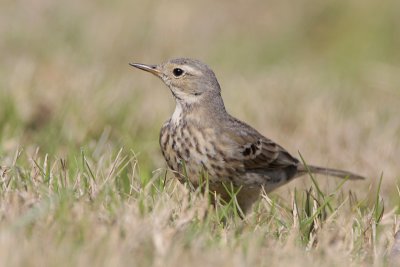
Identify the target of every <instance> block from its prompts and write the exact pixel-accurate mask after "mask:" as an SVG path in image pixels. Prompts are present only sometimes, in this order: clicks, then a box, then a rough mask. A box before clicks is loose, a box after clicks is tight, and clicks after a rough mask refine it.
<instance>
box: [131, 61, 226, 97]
mask: <svg viewBox="0 0 400 267" xmlns="http://www.w3.org/2000/svg"><path fill="white" fill-rule="evenodd" d="M130 65H131V66H133V67H136V68H138V69H141V70H144V71H147V72H150V73H152V74H154V75H155V76H157V77H159V78H161V80H162V81H163V82H164V83H165V84H166V85H167V86H168V87H169V89H170V90H171V92H172V94H173V95H174V97H175V99H176V100H177V101H178V102H181V104H192V103H198V102H200V101H202V100H207V99H210V98H213V97H220V95H221V89H220V86H219V84H218V81H217V78H216V77H215V74H214V72H213V71H212V70H211V69H210V68H209V67H208V66H207V65H206V64H204V63H202V62H200V61H198V60H195V59H188V58H177V59H172V60H169V61H167V62H165V63H162V64H159V65H146V64H140V63H130Z"/></svg>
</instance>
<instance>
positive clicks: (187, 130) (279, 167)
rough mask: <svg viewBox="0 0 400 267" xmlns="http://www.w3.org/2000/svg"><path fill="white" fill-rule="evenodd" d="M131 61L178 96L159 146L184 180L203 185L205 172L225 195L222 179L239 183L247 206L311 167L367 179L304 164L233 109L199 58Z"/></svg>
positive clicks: (214, 187) (213, 186)
mask: <svg viewBox="0 0 400 267" xmlns="http://www.w3.org/2000/svg"><path fill="white" fill-rule="evenodd" d="M130 65H131V66H133V67H136V68H138V69H141V70H144V71H148V72H150V73H152V74H154V75H156V76H157V77H159V78H161V80H162V81H163V82H164V83H165V84H166V85H167V86H168V87H169V89H170V90H171V93H172V95H173V96H174V98H175V101H176V108H175V111H174V113H173V114H172V117H171V118H170V119H169V120H168V121H167V122H165V124H164V125H163V126H162V128H161V133H160V146H161V151H162V154H163V155H164V158H165V160H166V162H167V164H168V167H169V168H170V169H172V170H173V171H174V173H175V174H176V177H177V178H178V179H179V180H180V181H184V180H185V179H186V178H188V179H190V181H191V182H192V184H194V185H195V186H196V185H199V181H200V173H204V172H206V173H207V174H208V179H209V188H210V190H212V191H216V192H217V193H218V194H220V195H221V197H222V198H224V199H225V200H229V194H228V193H227V192H226V189H225V186H224V184H230V183H231V184H233V185H234V186H235V187H238V188H240V189H239V192H238V194H237V195H236V197H237V200H238V203H239V205H240V207H241V209H242V210H243V211H245V212H246V211H247V210H248V209H249V208H250V207H251V205H252V204H253V203H254V201H256V200H257V198H258V197H259V194H260V192H261V190H262V189H264V190H265V191H266V192H267V193H268V192H271V191H272V190H274V189H276V188H278V187H280V186H282V185H284V184H286V183H288V182H289V181H291V180H293V178H295V177H298V176H301V175H304V174H306V173H308V172H310V173H319V174H325V175H330V176H336V177H340V178H349V179H363V177H362V176H360V175H357V174H354V173H351V172H347V171H343V170H336V169H329V168H323V167H317V166H311V165H309V166H305V165H303V164H302V163H301V162H300V161H299V160H298V159H296V158H295V157H293V156H292V155H290V154H289V153H288V152H287V151H286V150H285V149H284V148H283V147H281V146H280V145H278V144H276V143H275V142H273V141H272V140H270V139H268V138H266V137H264V136H263V135H262V134H260V133H259V132H258V131H257V130H255V129H254V128H252V127H251V126H249V125H247V124H246V123H244V122H242V121H240V120H238V119H236V118H234V117H232V116H231V115H229V114H228V112H227V111H226V110H225V106H224V102H223V100H222V97H221V88H220V86H219V84H218V81H217V78H216V76H215V74H214V72H213V71H212V70H211V69H210V68H209V67H208V66H207V65H205V64H204V63H202V62H200V61H198V60H194V59H187V58H179V59H173V60H170V61H168V62H166V63H163V64H159V65H145V64H137V63H132V64H130ZM183 174H184V175H183Z"/></svg>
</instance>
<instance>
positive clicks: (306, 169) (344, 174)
mask: <svg viewBox="0 0 400 267" xmlns="http://www.w3.org/2000/svg"><path fill="white" fill-rule="evenodd" d="M297 171H298V174H299V175H303V174H306V173H318V174H324V175H329V176H335V177H339V178H342V179H346V178H347V179H349V180H364V179H365V177H364V176H361V175H358V174H355V173H352V172H348V171H343V170H337V169H330V168H324V167H318V166H313V165H307V166H305V165H299V166H298V168H297Z"/></svg>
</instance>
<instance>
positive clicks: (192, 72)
mask: <svg viewBox="0 0 400 267" xmlns="http://www.w3.org/2000/svg"><path fill="white" fill-rule="evenodd" d="M182 69H183V70H185V71H186V72H187V73H188V74H192V75H193V74H197V75H199V76H200V75H201V72H200V71H198V70H196V69H195V68H192V67H189V66H182Z"/></svg>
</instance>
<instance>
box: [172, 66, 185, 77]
mask: <svg viewBox="0 0 400 267" xmlns="http://www.w3.org/2000/svg"><path fill="white" fill-rule="evenodd" d="M172 73H173V74H174V75H175V77H179V76H181V75H182V74H183V70H182V69H180V68H175V69H174V70H173V71H172Z"/></svg>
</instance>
